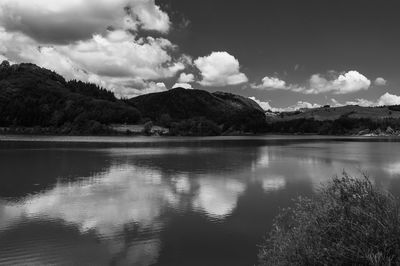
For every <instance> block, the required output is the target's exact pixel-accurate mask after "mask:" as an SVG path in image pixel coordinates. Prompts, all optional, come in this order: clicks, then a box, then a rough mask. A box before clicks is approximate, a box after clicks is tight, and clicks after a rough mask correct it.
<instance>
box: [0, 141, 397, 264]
mask: <svg viewBox="0 0 400 266" xmlns="http://www.w3.org/2000/svg"><path fill="white" fill-rule="evenodd" d="M32 140H34V141H32ZM343 170H346V171H347V172H349V173H351V174H354V175H360V174H361V173H362V172H364V173H368V174H369V175H370V176H371V177H372V179H373V181H374V182H376V183H377V184H378V185H379V186H382V187H383V188H385V189H388V190H390V191H391V192H392V193H394V194H395V195H399V194H400V142H398V140H397V139H374V138H329V137H323V138H321V137H285V136H267V137H221V138H108V137H101V138H92V137H26V136H25V137H13V136H0V264H1V265H2V264H4V265H10V264H25V265H26V264H62V265H253V264H255V263H256V260H257V245H258V244H259V243H260V242H261V241H262V239H263V236H264V235H265V233H267V232H268V231H269V230H270V229H271V225H272V221H273V217H274V216H275V215H276V214H277V213H278V211H279V209H280V208H284V207H287V206H290V205H291V204H292V199H293V198H295V197H297V196H299V195H312V194H313V193H315V191H316V190H317V189H318V187H319V185H320V184H321V183H323V182H326V181H327V180H329V179H330V178H331V177H332V176H333V175H335V174H340V173H341V172H342V171H343Z"/></svg>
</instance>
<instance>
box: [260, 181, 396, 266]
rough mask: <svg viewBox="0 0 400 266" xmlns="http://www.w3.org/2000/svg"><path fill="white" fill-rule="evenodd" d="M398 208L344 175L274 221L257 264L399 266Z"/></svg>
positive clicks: (389, 199) (383, 195)
mask: <svg viewBox="0 0 400 266" xmlns="http://www.w3.org/2000/svg"><path fill="white" fill-rule="evenodd" d="M399 213H400V204H399V201H398V199H396V198H394V197H393V196H392V195H390V194H389V193H388V192H385V191H382V190H380V189H378V188H377V187H375V186H374V185H373V184H372V183H371V182H370V180H369V179H368V178H367V177H363V178H360V179H353V178H351V177H349V176H348V175H346V174H344V175H343V176H342V177H336V178H334V179H333V180H332V181H331V182H330V183H329V184H328V185H326V186H324V187H322V188H321V189H320V191H319V192H318V193H317V195H316V196H315V197H313V198H299V199H297V200H296V202H295V206H294V207H293V208H291V209H286V210H284V211H283V212H282V213H281V214H280V215H279V216H278V217H277V218H276V221H275V224H274V227H273V230H272V232H271V234H270V235H269V236H268V238H267V239H266V240H265V243H264V244H263V245H262V246H261V249H260V253H259V259H260V265H399V264H400V216H399Z"/></svg>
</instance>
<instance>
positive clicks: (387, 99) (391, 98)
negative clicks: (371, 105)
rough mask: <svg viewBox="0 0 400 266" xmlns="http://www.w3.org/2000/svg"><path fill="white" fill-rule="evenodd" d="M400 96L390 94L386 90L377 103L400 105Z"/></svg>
mask: <svg viewBox="0 0 400 266" xmlns="http://www.w3.org/2000/svg"><path fill="white" fill-rule="evenodd" d="M399 104H400V96H397V95H393V94H390V93H388V92H386V93H385V94H384V95H382V96H381V97H380V98H379V99H378V103H377V105H399Z"/></svg>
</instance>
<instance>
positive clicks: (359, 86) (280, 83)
mask: <svg viewBox="0 0 400 266" xmlns="http://www.w3.org/2000/svg"><path fill="white" fill-rule="evenodd" d="M308 83H309V84H308V86H300V85H297V84H287V82H285V81H284V80H281V79H279V78H276V77H268V76H267V77H264V78H263V79H262V83H261V84H258V85H257V84H254V83H253V84H251V88H253V89H265V90H288V91H293V92H299V93H303V94H321V93H334V94H348V93H353V92H357V91H360V90H367V89H368V88H369V87H370V86H371V81H370V80H369V79H367V78H366V77H365V76H364V75H362V74H360V73H359V72H357V71H354V70H352V71H349V72H347V73H343V74H340V75H337V74H336V72H335V71H330V72H328V74H327V75H325V76H322V75H321V74H314V75H312V76H311V77H310V79H309V81H308Z"/></svg>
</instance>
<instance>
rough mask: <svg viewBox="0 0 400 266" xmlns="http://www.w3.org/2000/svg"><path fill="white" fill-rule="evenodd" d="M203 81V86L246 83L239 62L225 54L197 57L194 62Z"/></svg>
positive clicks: (213, 53)
mask: <svg viewBox="0 0 400 266" xmlns="http://www.w3.org/2000/svg"><path fill="white" fill-rule="evenodd" d="M194 64H195V66H196V67H197V68H198V69H199V70H200V72H201V75H202V77H203V79H202V80H201V81H200V82H199V83H200V84H201V85H203V86H227V85H237V84H241V83H245V82H247V81H248V79H247V77H246V75H245V74H243V73H241V72H240V65H239V61H238V60H237V59H236V58H235V57H234V56H232V55H230V54H229V53H227V52H212V53H211V54H210V55H208V56H204V57H199V58H197V59H196V60H195V61H194Z"/></svg>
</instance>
